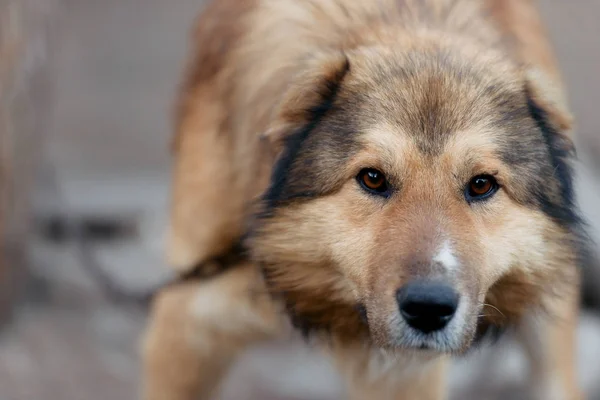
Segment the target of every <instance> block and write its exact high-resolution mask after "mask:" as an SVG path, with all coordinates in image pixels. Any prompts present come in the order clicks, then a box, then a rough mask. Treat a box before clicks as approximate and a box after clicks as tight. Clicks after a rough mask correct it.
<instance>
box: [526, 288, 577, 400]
mask: <svg viewBox="0 0 600 400" xmlns="http://www.w3.org/2000/svg"><path fill="white" fill-rule="evenodd" d="M549 303H550V306H549V307H548V310H547V311H548V313H547V314H545V315H529V316H527V317H526V318H525V319H524V321H523V324H522V326H521V329H520V331H519V333H520V336H521V338H522V342H523V344H524V347H525V350H526V352H527V354H528V358H529V361H530V367H531V376H530V379H529V383H530V385H529V386H530V391H531V392H530V398H532V399H535V400H581V399H583V395H582V393H581V390H580V388H579V384H578V377H577V366H576V364H577V360H576V347H577V343H576V330H577V319H578V318H577V316H578V306H579V297H578V290H577V289H576V288H575V287H573V288H571V290H569V291H565V292H561V293H560V294H557V295H556V298H554V299H552V300H551V301H550V302H549Z"/></svg>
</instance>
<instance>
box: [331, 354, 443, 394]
mask: <svg viewBox="0 0 600 400" xmlns="http://www.w3.org/2000/svg"><path fill="white" fill-rule="evenodd" d="M334 357H335V361H336V364H337V365H338V369H339V370H340V372H341V373H342V375H343V376H344V378H345V380H346V382H347V385H348V386H347V391H348V395H347V397H348V398H349V399H351V400H442V399H445V398H446V392H447V390H446V372H447V369H448V363H449V360H448V358H447V357H439V358H435V359H431V358H430V357H423V358H421V357H418V356H416V355H413V356H412V357H410V356H409V357H406V358H403V357H402V356H396V355H387V354H384V353H380V352H378V351H374V350H364V349H363V350H356V349H355V350H350V351H348V350H344V349H343V348H342V349H339V350H338V351H336V352H335V353H334Z"/></svg>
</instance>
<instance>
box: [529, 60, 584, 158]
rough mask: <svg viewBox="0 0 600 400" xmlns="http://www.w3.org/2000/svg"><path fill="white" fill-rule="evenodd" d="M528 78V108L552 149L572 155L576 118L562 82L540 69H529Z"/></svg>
mask: <svg viewBox="0 0 600 400" xmlns="http://www.w3.org/2000/svg"><path fill="white" fill-rule="evenodd" d="M525 79H526V83H525V85H526V87H525V91H526V93H527V102H528V106H529V111H530V113H531V115H532V117H533V118H534V119H535V120H536V122H537V123H538V125H539V127H540V128H541V130H542V132H543V133H544V136H545V137H546V140H547V141H548V144H549V145H550V147H551V150H555V151H558V152H560V153H561V154H563V155H570V154H572V153H573V152H574V150H575V146H574V144H573V117H572V115H571V112H570V111H569V108H568V106H567V100H566V98H565V93H564V89H563V87H562V85H561V83H560V82H556V81H555V80H554V79H552V78H551V77H550V76H548V75H546V74H545V73H544V72H543V71H542V70H541V69H538V68H529V69H528V70H527V72H526V78H525Z"/></svg>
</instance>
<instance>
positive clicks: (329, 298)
mask: <svg viewBox="0 0 600 400" xmlns="http://www.w3.org/2000/svg"><path fill="white" fill-rule="evenodd" d="M317 65H318V67H315V70H314V71H311V72H309V73H307V75H306V76H304V77H299V78H298V86H297V87H295V88H293V89H291V92H290V94H289V95H288V96H287V98H286V100H285V101H284V106H283V108H282V111H281V121H279V123H280V125H279V126H278V127H277V128H276V129H274V132H275V133H273V135H274V136H275V140H274V146H275V147H276V148H278V147H277V146H280V148H281V154H280V157H279V161H278V163H277V164H276V167H275V170H274V173H273V177H272V182H271V187H270V189H269V190H268V192H267V193H266V196H265V209H264V212H263V213H262V214H261V215H260V216H259V218H258V219H257V221H256V226H255V229H254V232H253V235H252V237H251V241H250V245H251V248H252V251H253V255H254V257H255V258H256V260H257V261H258V262H260V263H261V265H262V266H263V268H264V271H265V276H266V280H267V284H268V286H269V288H270V289H271V290H272V291H273V292H274V293H276V294H279V295H281V296H282V298H283V300H284V302H285V303H286V305H287V306H288V310H289V312H290V315H291V316H292V319H293V321H294V322H295V323H296V324H297V325H298V326H299V327H301V328H302V329H305V330H307V331H311V330H316V331H327V332H329V333H331V334H332V335H334V337H336V338H338V339H340V340H362V341H364V340H369V341H372V342H373V343H375V344H376V345H378V346H381V347H384V348H414V349H431V350H436V351H442V352H460V351H463V350H465V349H466V348H467V347H468V345H469V344H470V343H471V342H472V340H473V338H474V337H475V336H476V334H477V331H478V329H479V328H480V327H481V326H483V325H504V324H506V323H509V322H510V321H511V320H512V319H514V318H518V317H519V316H520V315H521V314H522V313H523V312H524V311H525V310H526V309H527V308H529V307H531V306H535V305H539V302H540V299H541V297H542V294H543V291H545V290H548V287H549V286H552V285H554V286H556V282H557V281H560V280H561V279H566V278H565V277H566V276H568V274H565V273H564V271H565V269H569V268H571V267H570V265H569V264H572V263H573V260H572V257H573V253H572V251H571V247H570V246H569V245H568V244H567V241H568V240H571V237H572V233H571V226H572V224H573V223H575V221H576V217H575V215H574V213H573V207H572V200H571V187H570V185H571V183H570V176H569V170H568V167H567V165H566V164H565V158H566V157H567V156H568V152H569V150H570V143H569V141H568V140H567V139H565V138H564V137H563V136H562V135H561V134H560V133H558V132H556V130H555V129H554V127H553V125H552V123H553V119H552V118H551V116H550V115H549V114H548V111H547V110H545V109H544V107H543V106H542V105H540V103H539V102H537V101H536V97H535V96H536V94H535V93H534V91H533V90H534V89H532V88H531V87H530V86H531V83H530V82H528V81H527V80H526V78H525V77H524V75H523V73H522V72H521V71H519V70H517V69H515V68H513V67H512V66H511V65H509V64H507V63H505V62H504V61H502V60H501V59H500V58H499V57H498V58H497V57H496V56H495V55H493V54H490V55H487V56H484V55H482V54H478V55H477V56H473V57H471V56H470V55H469V54H467V53H463V54H457V53H452V52H447V51H442V50H440V49H435V48H432V49H429V50H418V51H417V50H415V51H408V52H404V53H400V52H394V51H392V50H387V49H365V50H360V51H355V52H352V53H350V54H348V55H347V56H339V57H334V58H332V59H328V60H326V61H319V62H318V63H317ZM278 140H280V141H279V142H278Z"/></svg>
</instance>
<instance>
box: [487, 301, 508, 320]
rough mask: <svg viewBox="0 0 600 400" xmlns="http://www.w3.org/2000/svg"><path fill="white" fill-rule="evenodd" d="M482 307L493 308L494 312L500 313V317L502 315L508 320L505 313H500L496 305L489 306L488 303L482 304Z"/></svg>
mask: <svg viewBox="0 0 600 400" xmlns="http://www.w3.org/2000/svg"><path fill="white" fill-rule="evenodd" d="M481 305H482V306H484V307H489V308H491V309H493V310H495V311H497V312H498V314H500V315H502V316H503V317H504V318H506V315H504V313H503V312H502V311H500V309H498V307H496V306H494V305H491V304H488V303H481Z"/></svg>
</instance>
